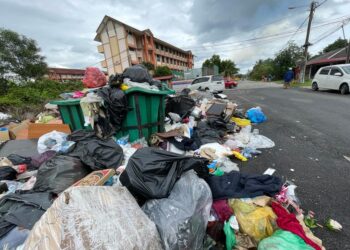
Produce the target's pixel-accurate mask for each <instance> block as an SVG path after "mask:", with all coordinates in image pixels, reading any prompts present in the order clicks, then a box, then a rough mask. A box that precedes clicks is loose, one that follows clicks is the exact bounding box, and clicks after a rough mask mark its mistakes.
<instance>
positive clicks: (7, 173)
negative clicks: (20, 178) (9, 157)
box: [0, 166, 17, 181]
mask: <svg viewBox="0 0 350 250" xmlns="http://www.w3.org/2000/svg"><path fill="white" fill-rule="evenodd" d="M16 177H17V171H16V170H14V169H13V168H12V167H10V166H5V167H0V181H2V180H9V181H10V180H14V179H16Z"/></svg>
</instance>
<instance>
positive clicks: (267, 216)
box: [229, 199, 277, 241]
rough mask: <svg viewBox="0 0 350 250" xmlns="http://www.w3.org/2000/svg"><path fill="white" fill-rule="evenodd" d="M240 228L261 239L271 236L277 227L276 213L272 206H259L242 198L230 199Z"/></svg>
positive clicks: (257, 239) (256, 238)
mask: <svg viewBox="0 0 350 250" xmlns="http://www.w3.org/2000/svg"><path fill="white" fill-rule="evenodd" d="M229 204H230V206H231V208H232V209H233V211H234V213H235V216H236V218H237V220H238V223H239V226H240V229H241V230H242V231H243V232H244V233H246V234H248V235H249V236H251V237H252V238H254V239H255V240H256V241H260V240H262V239H264V238H266V237H268V236H271V235H272V234H273V232H274V229H275V228H276V218H277V217H276V215H275V214H274V212H273V211H272V208H271V207H267V206H266V207H258V206H255V205H254V204H249V203H246V202H244V201H241V200H237V199H232V200H229Z"/></svg>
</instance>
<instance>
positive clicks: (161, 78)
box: [153, 75, 173, 80]
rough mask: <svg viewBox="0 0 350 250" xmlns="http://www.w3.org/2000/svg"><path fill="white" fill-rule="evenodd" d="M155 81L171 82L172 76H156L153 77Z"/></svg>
mask: <svg viewBox="0 0 350 250" xmlns="http://www.w3.org/2000/svg"><path fill="white" fill-rule="evenodd" d="M153 78H154V79H156V80H171V79H172V78H173V75H168V76H157V77H153Z"/></svg>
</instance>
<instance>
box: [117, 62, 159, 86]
mask: <svg viewBox="0 0 350 250" xmlns="http://www.w3.org/2000/svg"><path fill="white" fill-rule="evenodd" d="M123 78H129V79H130V80H131V81H133V82H141V83H142V82H148V83H152V81H153V79H152V76H151V75H150V73H149V72H148V70H147V68H146V67H145V66H144V65H142V64H138V65H134V66H131V67H129V68H126V69H125V70H124V72H123Z"/></svg>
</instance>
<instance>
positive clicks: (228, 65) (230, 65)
mask: <svg viewBox="0 0 350 250" xmlns="http://www.w3.org/2000/svg"><path fill="white" fill-rule="evenodd" d="M214 66H217V67H218V68H219V74H223V75H224V76H233V75H234V74H236V73H238V71H239V69H238V68H237V67H236V64H235V63H234V61H231V60H221V58H220V56H219V55H215V54H214V55H212V57H211V58H210V59H207V60H205V61H204V62H203V64H202V67H203V68H204V67H207V68H213V67H214Z"/></svg>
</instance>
